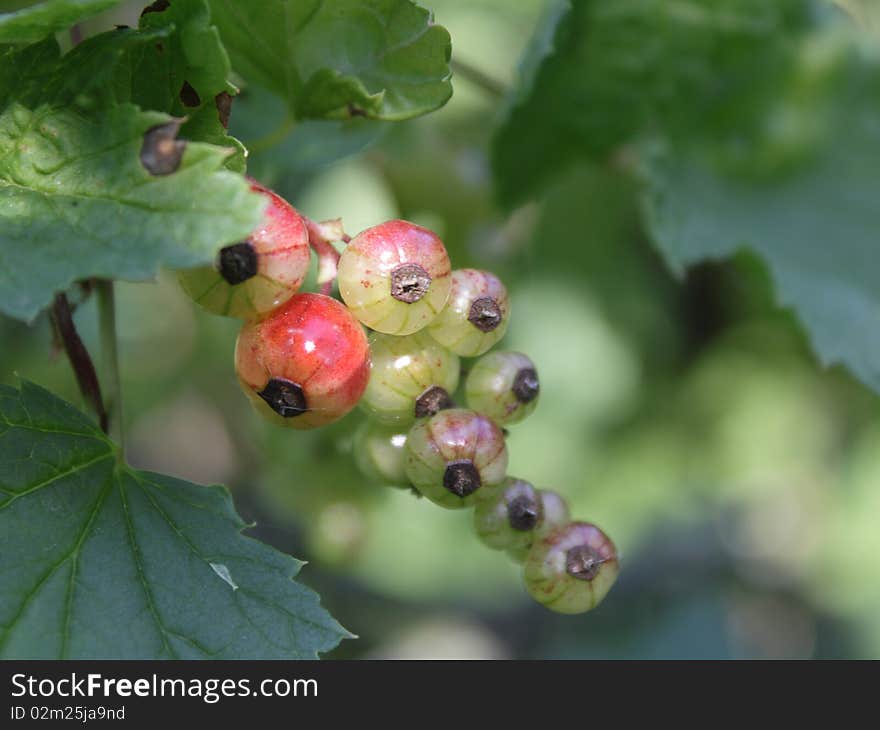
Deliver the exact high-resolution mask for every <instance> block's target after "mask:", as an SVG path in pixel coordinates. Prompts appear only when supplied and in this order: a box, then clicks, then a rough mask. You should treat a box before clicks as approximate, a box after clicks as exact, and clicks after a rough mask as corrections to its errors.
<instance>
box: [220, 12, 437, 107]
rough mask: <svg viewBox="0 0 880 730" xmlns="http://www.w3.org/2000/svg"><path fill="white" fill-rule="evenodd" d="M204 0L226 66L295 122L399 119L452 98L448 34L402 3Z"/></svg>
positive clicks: (424, 13) (425, 14)
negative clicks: (279, 102)
mask: <svg viewBox="0 0 880 730" xmlns="http://www.w3.org/2000/svg"><path fill="white" fill-rule="evenodd" d="M210 4H211V9H212V17H213V20H214V22H215V23H216V24H217V25H218V26H219V28H220V33H221V35H222V38H223V42H224V44H225V45H226V48H227V49H228V50H229V53H230V55H231V57H232V62H233V66H234V68H235V70H236V71H237V72H238V73H240V74H241V75H242V76H243V77H244V78H245V79H246V80H247V81H249V82H252V83H255V84H258V85H260V86H263V87H265V88H267V89H269V90H271V91H273V92H275V93H276V94H278V95H280V96H281V97H282V98H284V99H286V100H287V102H288V104H289V105H290V108H291V110H292V112H293V113H294V114H295V115H296V116H297V117H298V118H300V119H307V118H311V119H346V118H350V117H354V116H365V117H369V118H372V119H387V120H400V119H408V118H410V117H415V116H418V115H420V114H426V113H427V112H430V111H433V110H434V109H437V108H438V107H440V106H442V105H443V104H445V103H446V102H447V101H448V100H449V97H450V96H451V94H452V86H451V84H450V81H449V77H450V71H449V58H450V53H451V44H450V39H449V33H447V31H446V29H445V28H443V27H442V26H439V25H435V24H434V23H433V21H432V19H431V15H430V13H429V12H428V11H427V10H424V9H423V8H420V7H419V6H417V5H416V4H414V3H412V2H410V1H409V0H336V1H335V2H332V3H325V2H323V1H322V0H295V1H294V0H253V2H249V3H247V4H243V3H239V2H235V0H210Z"/></svg>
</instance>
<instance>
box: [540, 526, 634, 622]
mask: <svg viewBox="0 0 880 730" xmlns="http://www.w3.org/2000/svg"><path fill="white" fill-rule="evenodd" d="M619 571H620V566H619V563H618V560H617V548H615V547H614V543H613V542H611V538H609V537H608V536H607V535H606V534H605V533H604V532H602V530H600V529H599V528H598V527H596V525H593V524H590V523H589V522H571V523H569V524H567V525H564V526H562V527H558V528H556V529H555V530H552V531H550V532H549V533H546V534H544V535H542V536H541V537H540V538H539V539H538V540H536V541H535V543H534V544H533V545H532V548H531V550H529V554H528V557H527V558H526V565H525V582H526V589H527V590H528V592H529V593H530V594H531V596H532V597H533V598H534V599H535V600H536V601H538V602H539V603H542V604H544V606H546V607H547V608H549V609H550V610H552V611H556V612H558V613H583V612H585V611H589V610H590V609H592V608H595V607H596V606H597V605H598V604H599V603H600V602H601V601H602V599H603V598H604V597H605V596H606V595H607V593H608V591H609V590H610V589H611V586H612V585H614V581H615V580H616V579H617V574H618V572H619Z"/></svg>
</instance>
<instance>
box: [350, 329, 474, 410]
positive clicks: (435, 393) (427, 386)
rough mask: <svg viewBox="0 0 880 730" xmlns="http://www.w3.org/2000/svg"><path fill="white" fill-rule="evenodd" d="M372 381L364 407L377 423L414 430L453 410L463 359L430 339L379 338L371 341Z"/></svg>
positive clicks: (420, 335) (419, 334)
mask: <svg viewBox="0 0 880 730" xmlns="http://www.w3.org/2000/svg"><path fill="white" fill-rule="evenodd" d="M370 357H371V359H372V366H371V369H370V381H369V383H368V384H367V389H366V391H365V392H364V395H363V398H362V399H361V407H362V408H364V409H365V410H366V411H367V413H369V414H370V416H372V417H373V418H375V419H377V420H380V421H382V422H383V423H388V424H397V425H398V426H408V425H409V424H411V423H412V422H413V421H415V419H416V418H422V417H425V416H433V415H434V414H435V413H437V412H438V411H440V410H442V409H444V408H449V407H451V406H452V399H451V397H450V395H451V394H452V393H453V392H455V389H456V388H457V387H458V378H459V373H460V371H461V366H460V363H459V359H458V355H455V354H453V353H451V352H450V351H449V350H447V349H446V348H445V347H443V346H442V345H440V344H438V343H437V342H436V341H435V340H434V339H432V338H431V337H430V336H429V335H428V334H426V333H424V332H417V333H416V334H414V335H408V336H406V337H395V336H394V335H383V334H379V333H375V334H373V335H372V336H371V337H370Z"/></svg>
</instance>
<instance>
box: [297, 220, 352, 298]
mask: <svg viewBox="0 0 880 730" xmlns="http://www.w3.org/2000/svg"><path fill="white" fill-rule="evenodd" d="M304 220H305V222H306V228H307V229H308V232H309V245H310V246H311V247H312V250H313V251H314V252H315V254H316V255H317V256H318V285H319V287H320V288H319V290H318V291H319V292H320V293H321V294H323V295H325V296H330V293H331V292H332V291H333V282H334V281H335V280H336V272H337V270H338V269H339V257H340V254H339V252H338V251H337V250H336V249H335V248H333V245H332V244H331V243H330V241H344V242H345V243H348V242H349V241H350V240H351V238H350V237H349V236H347V235H346V233H345V230H344V229H343V228H342V221H341V220H340V219H338V218H337V219H335V220H330V221H321V222H320V223H316V222H315V221H313V220H311V219H309V218H304Z"/></svg>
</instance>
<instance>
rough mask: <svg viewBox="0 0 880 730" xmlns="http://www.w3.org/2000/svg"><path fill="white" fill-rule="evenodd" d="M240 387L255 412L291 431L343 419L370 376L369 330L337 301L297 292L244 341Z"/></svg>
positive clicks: (247, 331) (247, 328)
mask: <svg viewBox="0 0 880 730" xmlns="http://www.w3.org/2000/svg"><path fill="white" fill-rule="evenodd" d="M235 367H236V372H237V373H238V378H239V383H240V384H241V387H242V389H243V390H244V392H245V394H246V395H247V396H248V397H249V398H250V400H251V402H252V403H253V404H254V405H255V406H256V408H257V410H259V411H260V413H261V414H262V415H264V416H265V417H267V418H268V419H269V420H271V421H273V422H275V423H279V424H282V425H284V426H288V427H291V428H299V429H304V428H314V427H317V426H323V425H325V424H328V423H332V422H333V421H336V420H338V419H339V418H341V417H342V416H344V415H345V414H346V413H348V412H349V411H350V410H351V409H352V408H354V406H355V405H356V404H357V402H358V400H359V399H360V397H361V396H362V395H363V392H364V389H365V388H366V387H367V381H368V380H369V376H370V355H369V347H368V345H367V338H366V335H365V334H364V331H363V328H362V327H361V326H360V324H359V323H358V321H357V320H356V319H355V318H354V317H353V316H352V315H351V313H350V312H349V311H348V310H347V309H346V308H345V307H344V306H343V305H342V304H340V303H339V302H338V301H336V300H335V299H332V298H331V297H327V296H324V295H322V294H310V293H306V294H297V295H295V296H293V297H292V298H291V299H290V300H289V301H288V302H286V303H285V304H283V305H282V306H281V307H279V308H278V309H277V310H276V311H274V312H273V313H272V314H271V315H270V316H268V317H266V318H265V319H262V320H260V321H257V322H248V323H246V324H245V325H244V327H243V328H242V330H241V333H240V334H239V336H238V342H237V343H236V347H235Z"/></svg>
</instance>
